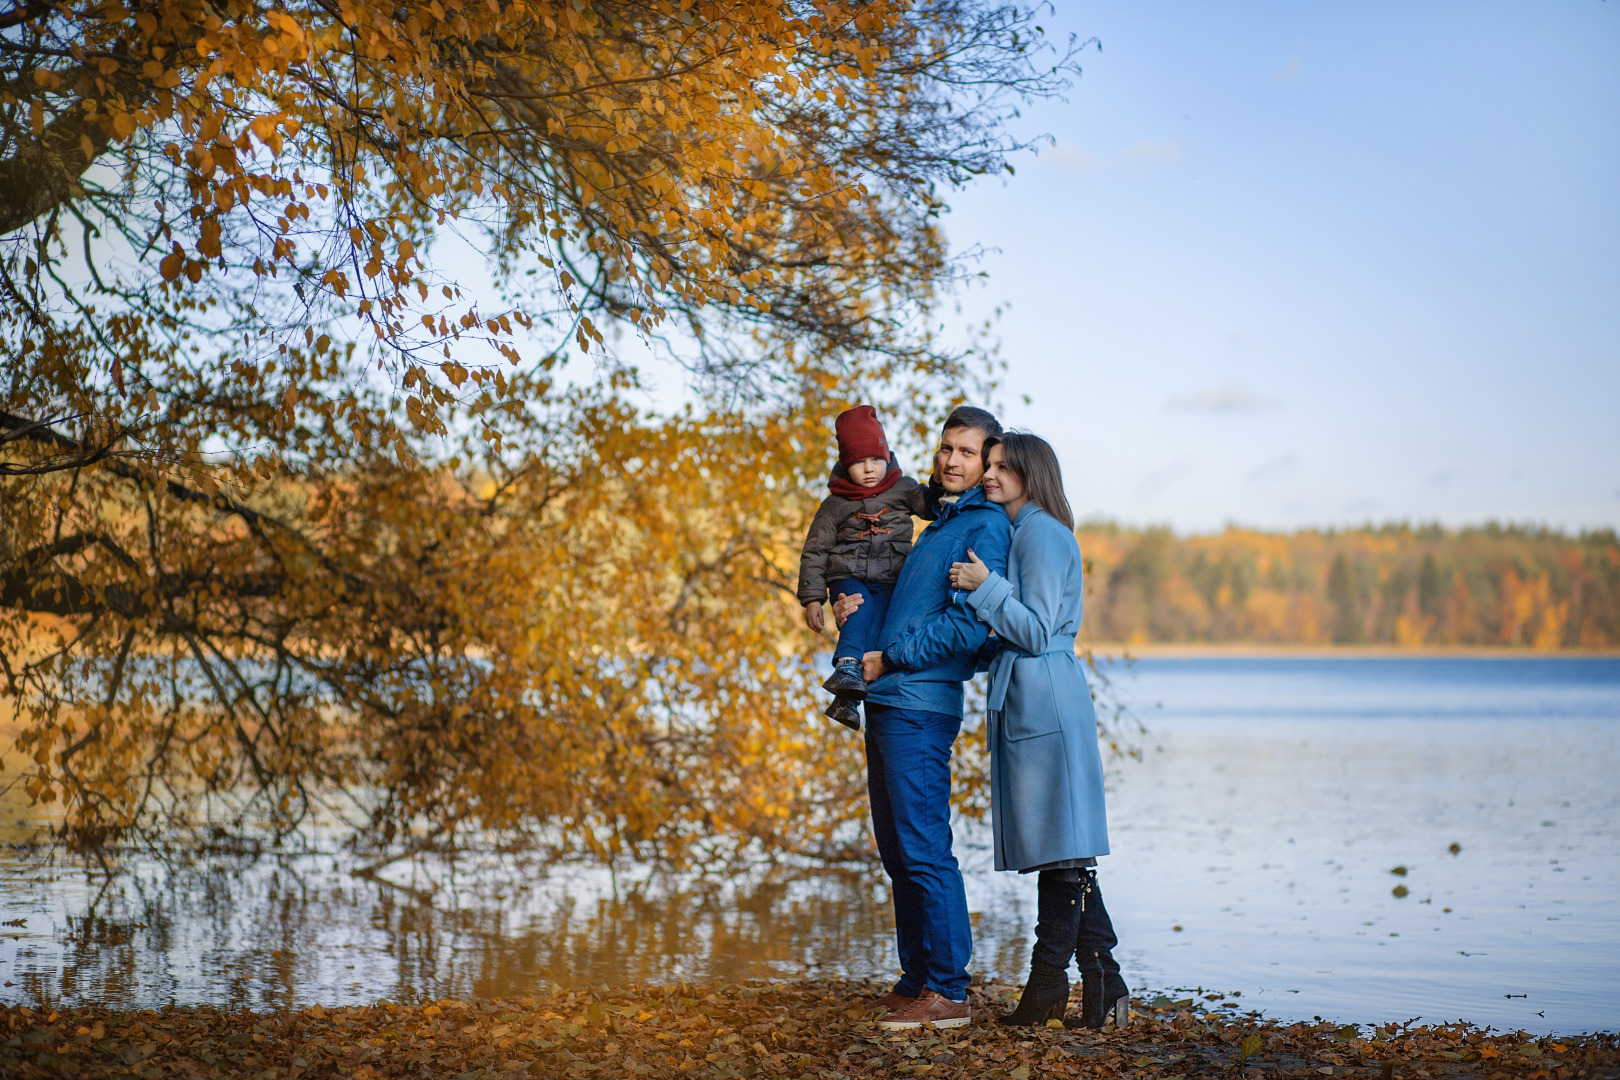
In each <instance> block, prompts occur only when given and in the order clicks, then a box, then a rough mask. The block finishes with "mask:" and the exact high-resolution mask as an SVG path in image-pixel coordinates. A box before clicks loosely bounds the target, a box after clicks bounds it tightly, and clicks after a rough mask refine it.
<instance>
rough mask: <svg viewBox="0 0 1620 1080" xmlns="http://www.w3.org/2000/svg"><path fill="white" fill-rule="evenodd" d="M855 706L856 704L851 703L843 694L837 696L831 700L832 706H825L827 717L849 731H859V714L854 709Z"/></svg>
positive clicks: (858, 711) (857, 710)
mask: <svg viewBox="0 0 1620 1080" xmlns="http://www.w3.org/2000/svg"><path fill="white" fill-rule="evenodd" d="M856 705H857V702H854V701H851V700H850V699H849V698H848V697H846V696H845V695H843V694H839V695H838V696H837V697H834V698H833V699H832V704H831V705H828V706H827V715H828V716H830V717H832V718H833V719H834V720H836V721H838V722H839V723H840V724H843V725H844V726H845V727H847V728H849V729H850V730H851V731H859V730H861V713H860V710H859V709H857V708H856Z"/></svg>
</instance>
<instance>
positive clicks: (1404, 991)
mask: <svg viewBox="0 0 1620 1080" xmlns="http://www.w3.org/2000/svg"><path fill="white" fill-rule="evenodd" d="M1138 670H1139V676H1138V679H1137V682H1136V687H1135V691H1136V694H1137V696H1138V698H1139V700H1140V701H1141V702H1142V703H1143V704H1144V706H1151V705H1152V704H1154V703H1156V702H1157V703H1162V704H1163V708H1162V709H1157V710H1147V709H1145V710H1144V712H1145V717H1146V719H1147V720H1148V723H1149V725H1150V729H1151V743H1150V746H1149V748H1148V752H1147V753H1146V755H1145V756H1144V757H1143V759H1142V760H1141V761H1122V762H1119V763H1118V765H1117V772H1116V774H1115V776H1114V778H1113V791H1112V794H1111V795H1110V806H1109V813H1110V832H1111V839H1112V841H1113V844H1114V854H1113V855H1112V856H1110V857H1109V858H1107V859H1105V860H1104V861H1103V863H1104V865H1103V869H1102V876H1103V887H1104V893H1105V895H1107V897H1108V904H1109V909H1110V911H1111V913H1112V914H1113V916H1114V919H1115V924H1116V926H1117V927H1118V928H1119V931H1120V938H1121V942H1122V944H1121V948H1120V950H1119V953H1118V955H1119V957H1120V960H1121V962H1122V963H1123V964H1124V965H1125V971H1126V975H1127V978H1128V979H1130V981H1131V982H1132V984H1133V985H1134V986H1137V987H1140V988H1147V989H1150V990H1159V989H1175V988H1179V987H1190V986H1196V985H1202V986H1207V987H1211V988H1214V989H1218V990H1228V991H1230V990H1241V991H1242V995H1243V996H1242V998H1241V999H1240V1000H1241V1001H1242V1003H1243V1005H1244V1007H1250V1006H1251V1005H1252V1006H1254V1007H1258V1008H1262V1009H1264V1010H1265V1011H1266V1012H1267V1013H1268V1014H1270V1015H1274V1016H1278V1017H1282V1018H1300V1019H1309V1018H1310V1017H1312V1016H1313V1015H1320V1016H1323V1017H1326V1018H1328V1019H1331V1020H1334V1021H1335V1022H1341V1023H1342V1022H1346V1021H1359V1022H1371V1021H1378V1022H1382V1021H1389V1020H1396V1021H1399V1020H1405V1019H1408V1018H1411V1017H1413V1016H1419V1015H1422V1016H1424V1017H1425V1018H1426V1019H1428V1020H1431V1021H1451V1020H1455V1019H1457V1018H1459V1017H1465V1018H1467V1019H1469V1020H1471V1021H1473V1022H1476V1023H1483V1024H1493V1025H1496V1026H1498V1027H1503V1028H1509V1029H1512V1028H1525V1029H1527V1030H1535V1031H1543V1032H1569V1031H1581V1030H1592V1029H1595V1028H1612V1026H1613V1023H1614V1017H1615V1016H1617V1015H1620V907H1617V906H1616V905H1615V903H1614V897H1615V896H1616V895H1620V786H1617V785H1616V784H1615V783H1614V777H1615V775H1616V774H1617V773H1620V660H1613V659H1600V660H1587V661H1576V660H1529V659H1527V660H1513V661H1497V660H1467V661H1442V660H1427V661H1423V660H1419V661H1407V660H1400V661H1355V660H1324V661H1204V662H1192V663H1172V662H1168V661H1163V662H1154V661H1149V662H1145V663H1143V664H1142V665H1141V667H1140V668H1139V669H1138ZM7 809H8V807H7V805H6V804H4V803H3V802H0V822H9V821H14V820H15V817H16V815H15V813H6V812H5V811H6V810H7ZM0 828H3V826H0ZM3 839H4V837H3V834H0V840H3ZM1452 845H1456V847H1455V849H1453V847H1452ZM957 852H958V856H959V857H960V858H961V860H962V863H963V869H964V874H965V876H966V878H967V882H968V906H969V910H970V911H971V912H973V913H974V914H973V916H972V917H973V919H974V960H973V964H972V970H973V971H975V972H976V973H978V974H980V975H983V976H986V977H995V978H1003V979H1012V980H1015V979H1018V978H1021V976H1022V974H1023V972H1024V969H1025V964H1026V962H1027V956H1028V953H1027V943H1028V935H1029V929H1030V926H1031V925H1032V923H1033V921H1034V919H1033V915H1034V882H1033V881H1032V880H1030V879H1029V878H1020V877H1018V876H1017V875H1008V874H997V873H995V872H993V871H992V870H991V852H990V846H989V843H988V836H987V834H986V832H985V831H984V830H983V829H974V828H964V829H962V830H960V831H959V833H958V844H957ZM1395 866H1402V867H1405V868H1406V869H1407V870H1408V873H1407V874H1405V875H1401V876H1398V877H1397V876H1392V875H1391V873H1390V871H1391V868H1393V867H1395ZM356 867H357V863H356V862H355V861H354V860H352V859H350V858H348V857H347V856H342V857H333V856H331V855H309V854H295V855H294V854H289V855H275V854H271V855H265V856H262V857H260V858H258V859H253V860H249V859H232V858H226V857H219V858H214V859H210V860H205V861H198V862H195V863H191V864H183V863H173V864H171V863H164V862H162V861H159V860H156V859H151V858H141V859H133V860H130V861H128V862H127V863H126V864H125V865H123V866H122V867H120V868H119V869H120V871H121V872H120V873H119V874H118V875H116V876H115V877H112V878H111V879H109V878H108V877H107V875H105V874H104V873H102V872H100V870H99V869H97V868H93V867H86V866H84V865H82V864H80V863H76V862H73V861H72V860H68V859H64V858H61V857H51V856H49V855H47V854H44V853H41V852H40V851H38V850H35V849H29V848H24V847H16V846H13V847H9V848H0V923H8V924H9V923H16V922H17V921H18V920H24V921H23V923H22V925H6V926H3V927H0V983H4V984H5V985H4V986H0V1000H5V1001H36V1002H56V1001H66V1002H74V1001H79V1002H89V1001H104V1002H109V1003H113V1004H119V1005H129V1006H151V1005H160V1004H165V1003H168V1002H171V1001H174V1002H217V1003H223V1004H231V1005H248V1006H254V1007H274V1006H283V1005H288V1004H296V1003H303V1002H314V1001H320V1002H321V1003H323V1004H347V1003H359V1002H368V1001H375V1000H377V999H379V998H391V999H394V1000H406V999H414V998H419V997H422V996H431V997H442V996H452V995H455V996H463V995H479V996H491V995H503V994H521V993H524V992H527V991H528V990H530V989H532V988H534V987H536V986H537V985H539V984H540V983H542V982H545V981H555V982H558V983H563V984H570V985H578V984H591V985H595V984H600V983H617V984H623V983H668V982H672V981H679V980H683V979H685V980H691V981H705V980H714V979H720V980H737V979H746V978H765V979H782V978H800V977H806V976H817V975H825V976H833V977H849V978H868V977H888V976H892V975H893V973H894V972H893V968H892V963H893V953H892V944H891V943H892V925H891V922H890V911H889V904H888V895H887V892H886V888H885V884H884V881H883V879H882V876H881V874H871V875H867V874H855V873H819V874H818V873H808V872H804V871H799V872H790V871H786V870H782V869H777V870H774V871H773V870H766V869H761V870H758V871H756V872H753V873H750V874H747V875H744V876H742V877H740V878H737V879H735V880H729V881H709V880H702V879H692V878H681V877H670V876H667V875H658V874H654V873H651V872H649V871H647V870H646V869H644V868H641V869H633V870H627V871H624V872H621V873H619V874H617V875H614V874H611V873H609V872H608V871H607V870H605V869H601V868H596V867H586V866H562V867H551V868H545V867H537V866H534V865H529V864H525V863H523V862H521V861H519V860H516V859H513V858H507V857H496V856H489V857H481V858H474V857H465V858H461V859H458V860H456V861H454V862H450V861H443V860H425V861H415V862H404V863H398V864H395V865H392V866H389V867H386V868H384V869H383V870H381V871H380V872H379V874H380V877H379V879H378V880H369V879H364V878H356V877H354V876H353V875H352V874H351V871H352V870H353V869H355V868H356ZM1396 885H1400V886H1402V887H1404V888H1405V889H1407V893H1406V894H1405V895H1402V894H1400V893H1396V892H1395V891H1394V888H1395V886H1396ZM1526 994H1527V995H1528V996H1521V995H1526ZM1507 995H1512V996H1511V997H1510V996H1507Z"/></svg>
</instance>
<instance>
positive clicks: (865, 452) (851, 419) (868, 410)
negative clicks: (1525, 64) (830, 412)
mask: <svg viewBox="0 0 1620 1080" xmlns="http://www.w3.org/2000/svg"><path fill="white" fill-rule="evenodd" d="M834 426H835V428H836V429H837V431H838V463H839V464H840V465H850V464H853V463H854V462H857V461H860V460H861V459H862V458H869V457H875V458H882V459H883V460H884V461H888V460H889V440H888V439H887V438H885V437H884V435H883V425H882V424H881V423H880V422H879V421H878V418H877V410H876V409H874V408H872V406H870V405H857V406H855V407H854V408H853V409H845V410H844V411H843V412H841V413H839V414H838V419H837V420H836V421H835V422H834Z"/></svg>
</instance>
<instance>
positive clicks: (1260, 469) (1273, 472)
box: [1249, 454, 1299, 480]
mask: <svg viewBox="0 0 1620 1080" xmlns="http://www.w3.org/2000/svg"><path fill="white" fill-rule="evenodd" d="M1298 464H1299V456H1298V455H1297V454H1281V455H1279V456H1277V457H1274V458H1272V459H1271V460H1270V461H1266V462H1262V463H1261V464H1260V465H1258V466H1256V467H1255V468H1254V469H1253V470H1251V471H1250V473H1249V479H1250V480H1281V479H1282V478H1283V477H1285V476H1287V475H1288V474H1289V473H1291V472H1293V471H1294V466H1295V465H1298Z"/></svg>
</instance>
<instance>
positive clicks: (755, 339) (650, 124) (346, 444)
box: [0, 0, 1074, 858]
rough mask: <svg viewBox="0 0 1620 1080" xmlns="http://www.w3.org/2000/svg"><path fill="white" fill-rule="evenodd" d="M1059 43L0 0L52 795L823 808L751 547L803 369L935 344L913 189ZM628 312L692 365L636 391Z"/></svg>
mask: <svg viewBox="0 0 1620 1080" xmlns="http://www.w3.org/2000/svg"><path fill="white" fill-rule="evenodd" d="M1043 49H1045V50H1046V51H1045V55H1044V57H1043V55H1042V51H1043ZM1073 55H1074V53H1073V49H1072V48H1071V49H1070V50H1069V51H1067V52H1057V53H1053V52H1052V51H1051V50H1050V49H1049V48H1047V47H1045V46H1044V45H1043V44H1042V37H1041V34H1040V31H1039V28H1038V27H1036V26H1035V25H1034V24H1033V19H1032V15H1031V13H1030V12H1028V11H1025V10H1020V9H1016V8H1008V7H991V6H987V5H984V4H981V3H976V2H951V0H936V2H927V3H900V2H877V3H847V4H845V3H832V2H824V3H802V2H768V0H757V2H715V3H693V2H691V0H685V2H682V3H674V2H664V0H649V2H633V0H626V2H585V0H574V2H557V3H551V2H536V0H516V2H514V0H433V2H431V3H426V4H422V3H409V4H400V5H397V6H393V7H389V6H381V5H365V4H355V3H350V2H348V0H331V2H325V0H322V2H310V3H297V2H294V3H283V4H275V5H271V4H257V3H247V2H243V0H217V2H216V0H162V2H157V3H140V4H128V5H126V4H124V3H121V2H118V0H111V2H107V3H71V2H64V3H56V4H45V3H27V2H24V3H20V4H18V5H17V6H14V7H12V8H11V9H10V10H8V11H4V12H0V289H3V290H4V293H5V303H4V305H3V309H0V349H3V350H4V352H3V355H4V357H5V369H6V374H5V377H4V384H3V385H0V484H3V485H4V489H5V490H4V492H3V494H0V498H3V499H4V510H3V518H0V604H3V606H0V657H3V662H4V664H5V668H4V678H5V692H6V694H7V695H8V696H9V698H10V700H11V701H12V702H14V703H15V705H16V706H17V708H18V709H19V710H20V713H19V716H20V720H19V723H20V734H19V735H18V738H17V748H18V749H19V750H21V751H22V752H23V754H24V755H25V757H24V759H23V760H25V761H26V762H27V766H26V770H25V772H26V775H25V776H24V778H23V782H24V783H25V784H26V785H27V789H28V791H29V793H30V794H31V795H32V796H33V797H35V798H36V799H40V800H45V801H51V800H55V799H61V800H63V801H64V802H65V805H66V808H67V809H66V815H67V816H66V819H65V828H66V829H67V831H68V832H69V834H70V835H72V836H75V837H77V838H79V839H81V840H97V839H101V838H105V837H111V836H119V835H125V834H129V833H131V831H133V832H134V833H135V834H138V835H148V836H149V835H152V834H153V832H154V830H158V829H162V828H164V827H169V826H189V825H209V826H214V827H225V828H235V829H269V830H271V831H273V832H284V831H287V830H290V829H293V828H295V827H296V826H298V825H299V824H301V823H305V822H309V821H311V820H314V819H315V818H320V817H323V816H324V817H327V818H330V819H332V820H336V821H339V822H343V823H346V824H348V825H351V826H354V827H356V828H357V829H360V830H363V832H362V835H364V836H366V837H369V838H373V839H377V840H379V841H389V840H398V839H403V838H405V837H407V836H411V837H415V838H416V840H417V841H418V842H439V841H443V840H446V839H448V838H450V837H453V836H454V835H455V834H456V833H457V832H459V831H462V830H465V829H469V828H480V829H495V830H505V831H512V832H526V833H528V834H529V835H531V836H534V837H537V838H539V839H541V840H542V841H543V842H545V843H547V844H549V845H551V846H553V847H555V848H557V849H559V850H589V851H592V852H595V853H597V854H599V855H604V856H610V855H612V854H614V853H617V852H621V851H635V852H638V853H658V854H665V855H671V856H674V857H677V858H679V857H686V856H688V855H694V854H702V853H704V852H709V853H719V852H722V851H724V850H732V851H734V850H736V849H737V847H738V845H739V844H741V845H747V844H753V843H758V844H762V845H764V846H766V847H769V848H773V849H781V850H793V851H802V852H806V853H809V854H815V855H821V856H829V857H838V856H844V855H848V854H850V853H852V852H853V851H854V850H855V848H853V847H851V844H852V839H851V837H852V834H851V833H850V831H849V825H850V822H851V821H853V820H854V819H855V817H856V816H857V815H858V813H859V807H858V798H857V795H856V793H857V791H858V784H856V783H855V778H856V773H855V772H854V771H853V768H852V756H851V755H852V749H851V747H850V746H849V744H847V743H841V742H839V741H838V740H837V739H835V738H832V737H830V736H829V734H828V733H827V731H826V730H824V729H823V728H821V727H819V726H817V725H815V724H813V723H811V722H809V721H808V719H807V718H808V717H809V716H812V715H814V713H813V709H814V698H813V695H812V693H811V689H812V688H813V685H814V681H813V679H812V678H811V667H810V663H809V661H810V659H811V657H812V656H813V654H814V652H815V650H816V649H817V648H819V647H820V644H819V642H818V641H817V640H816V639H814V638H812V637H810V636H809V635H808V634H805V633H804V632H803V631H795V630H793V629H792V628H791V627H792V623H791V621H790V620H791V617H792V610H791V607H790V606H787V605H791V603H792V601H791V599H790V597H791V589H785V588H784V585H785V584H791V581H790V578H791V574H792V570H793V567H792V562H793V559H794V558H795V557H796V543H797V539H798V533H799V530H800V529H801V527H802V523H803V518H804V514H805V512H806V510H807V509H808V508H813V506H814V503H815V500H816V499H817V498H818V497H819V494H820V489H821V486H822V475H823V474H822V470H823V469H824V467H825V463H826V460H827V447H826V443H827V437H828V431H827V428H826V426H825V419H826V417H827V415H828V414H829V413H830V412H832V411H834V410H836V409H837V408H838V407H839V406H840V405H841V404H842V403H844V402H846V401H848V400H851V399H853V398H854V397H857V396H858V397H862V398H864V399H868V400H877V401H879V402H883V403H886V404H887V405H889V406H892V408H891V409H889V410H888V411H889V415H890V416H891V417H892V422H894V423H901V422H906V423H917V424H926V423H927V421H928V419H929V418H930V417H931V416H933V415H935V414H937V413H938V412H939V411H941V410H940V406H942V405H944V404H946V403H947V402H948V401H949V400H950V398H951V395H952V394H953V393H957V392H959V391H958V389H957V388H959V387H960V386H961V385H962V380H963V379H964V377H965V374H966V370H967V369H966V368H965V367H964V363H965V360H966V357H965V356H964V355H963V354H959V353H957V354H953V353H951V352H949V351H948V350H945V349H943V348H942V347H941V346H940V344H939V343H938V342H937V341H936V340H935V339H934V337H933V335H932V333H931V332H930V329H929V328H930V326H931V325H932V324H931V323H930V322H929V317H930V307H931V304H932V302H933V301H934V300H935V299H936V298H937V296H938V295H939V292H940V289H941V288H942V287H943V286H945V285H947V284H948V283H949V282H950V281H951V279H952V278H953V276H954V275H955V274H956V273H957V268H956V267H955V265H954V264H953V263H952V262H951V261H950V260H949V259H948V258H947V256H946V250H945V245H944V243H943V240H942V238H941V236H940V233H939V231H938V228H937V219H938V215H939V214H940V213H941V211H942V210H943V209H944V205H943V202H942V197H943V196H942V192H943V191H944V190H945V189H948V188H949V187H950V186H951V185H954V184H960V183H962V182H964V181H966V180H967V179H968V178H970V177H972V176H975V175H980V174H985V173H993V172H996V171H998V170H1000V169H1002V168H1003V167H1006V161H1005V158H1006V156H1007V154H1008V153H1009V152H1010V151H1012V150H1014V149H1016V148H1017V144H1016V143H1015V142H1014V141H1013V140H1012V139H1011V138H1010V137H1009V136H1008V135H1007V134H1006V133H1005V131H1004V127H1003V125H1004V123H1005V121H1006V120H1007V119H1008V118H1009V116H1010V115H1011V112H1012V109H1013V108H1014V107H1015V105H1016V103H1017V102H1018V101H1019V100H1020V99H1022V98H1027V97H1029V96H1032V95H1042V94H1051V93H1055V92H1058V91H1060V90H1061V88H1062V87H1063V86H1064V85H1065V84H1066V81H1067V79H1068V78H1069V77H1070V75H1072V73H1073V70H1074V69H1073V65H1072V57H1073ZM626 335H634V336H639V337H640V338H642V339H643V340H644V341H645V342H646V343H647V344H648V345H649V346H650V347H652V348H653V349H655V350H657V351H661V352H663V353H664V354H665V355H668V356H671V357H673V358H675V359H678V360H679V361H681V362H682V363H684V364H686V365H687V366H688V367H689V368H690V370H691V371H692V373H693V377H694V385H695V387H696V388H697V390H698V391H699V394H700V397H699V400H700V402H701V406H700V407H698V408H694V409H691V410H688V412H687V413H686V414H683V415H678V416H673V417H670V416H665V417H659V416H654V415H651V414H649V413H647V412H646V411H645V410H644V409H641V408H637V407H636V406H635V405H634V401H635V397H634V389H635V386H636V383H637V378H638V375H637V373H636V371H635V370H633V369H632V368H630V367H628V366H626V365H625V364H623V363H622V362H620V361H619V360H618V359H617V356H618V353H617V352H616V351H615V349H614V345H615V342H616V341H617V340H619V339H621V338H622V337H624V336H626ZM578 353H585V354H587V356H588V357H594V358H595V361H594V366H590V364H589V362H587V366H588V367H589V370H588V371H586V372H585V373H584V375H581V374H580V372H579V364H578V363H577V362H576V363H575V364H574V365H573V366H572V367H569V366H568V365H567V360H568V357H569V356H570V355H578ZM18 761H19V758H18V756H17V755H15V754H14V755H11V757H10V762H9V763H10V764H11V766H12V767H13V769H14V768H15V767H16V765H17V763H18Z"/></svg>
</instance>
